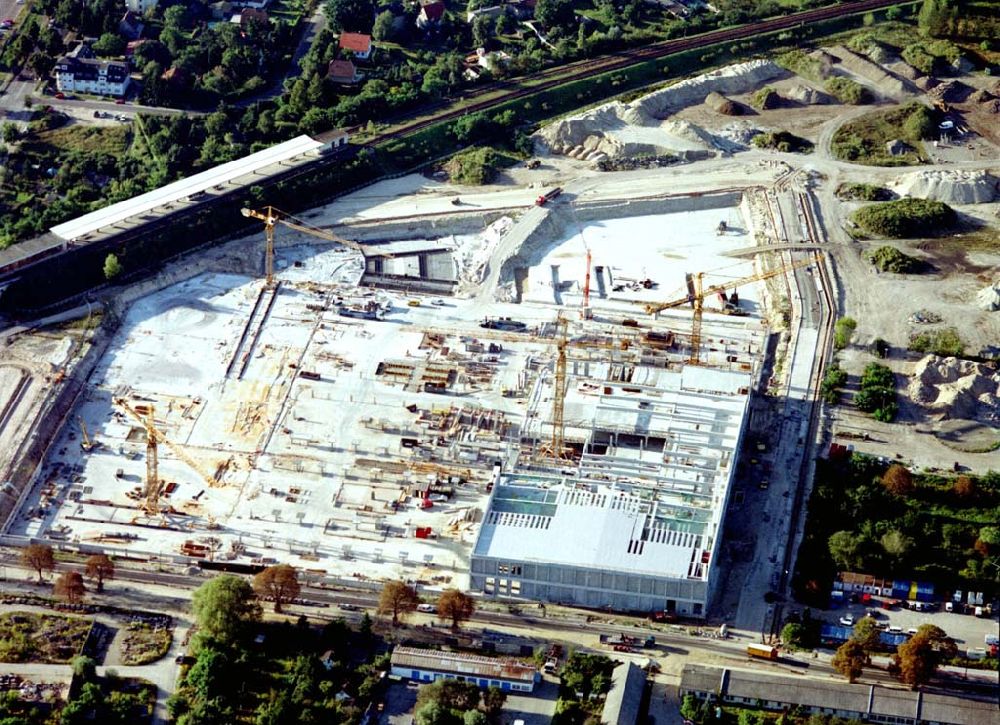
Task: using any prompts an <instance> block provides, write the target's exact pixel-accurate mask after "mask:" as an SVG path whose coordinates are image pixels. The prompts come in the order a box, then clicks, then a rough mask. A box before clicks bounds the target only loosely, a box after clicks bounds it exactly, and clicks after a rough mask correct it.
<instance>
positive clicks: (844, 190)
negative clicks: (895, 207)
mask: <svg viewBox="0 0 1000 725" xmlns="http://www.w3.org/2000/svg"><path fill="white" fill-rule="evenodd" d="M837 196H838V197H840V198H841V199H844V200H845V201H889V200H890V199H892V198H893V193H892V192H891V191H889V190H888V189H886V188H885V187H884V186H876V185H875V184H841V185H840V186H838V187H837Z"/></svg>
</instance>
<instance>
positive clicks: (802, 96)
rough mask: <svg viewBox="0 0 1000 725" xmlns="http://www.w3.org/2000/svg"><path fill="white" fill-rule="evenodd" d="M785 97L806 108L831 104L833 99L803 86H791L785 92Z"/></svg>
mask: <svg viewBox="0 0 1000 725" xmlns="http://www.w3.org/2000/svg"><path fill="white" fill-rule="evenodd" d="M785 95H786V96H788V98H789V99H790V100H793V101H798V102H799V103H802V104H805V105H807V106H819V105H825V104H827V103H832V102H833V99H832V98H831V97H830V96H828V95H827V94H826V93H823V92H822V91H817V90H816V89H815V88H810V87H809V86H803V85H798V86H792V87H791V88H789V89H788V90H787V91H786V92H785Z"/></svg>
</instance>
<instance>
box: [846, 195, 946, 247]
mask: <svg viewBox="0 0 1000 725" xmlns="http://www.w3.org/2000/svg"><path fill="white" fill-rule="evenodd" d="M852 219H853V220H854V222H855V223H856V224H857V225H858V226H859V227H861V228H862V229H863V230H864V231H865V232H866V233H868V234H871V235H872V236H877V237H889V238H890V239H905V238H907V237H917V236H922V237H923V236H937V235H939V234H942V233H945V232H947V231H949V230H950V229H952V228H953V227H954V226H955V223H956V222H957V221H958V215H957V214H955V210H954V209H952V208H951V207H950V206H948V205H947V204H944V203H943V202H940V201H928V200H926V199H899V200H897V201H887V202H885V203H884V204H872V205H871V206H865V207H862V208H861V209H858V210H857V211H856V212H854V215H853V216H852Z"/></svg>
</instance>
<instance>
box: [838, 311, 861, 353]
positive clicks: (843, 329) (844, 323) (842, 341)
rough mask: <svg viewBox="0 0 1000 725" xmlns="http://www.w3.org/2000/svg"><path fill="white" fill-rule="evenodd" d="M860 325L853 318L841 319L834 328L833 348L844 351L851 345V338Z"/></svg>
mask: <svg viewBox="0 0 1000 725" xmlns="http://www.w3.org/2000/svg"><path fill="white" fill-rule="evenodd" d="M857 326H858V323H857V322H856V321H855V320H854V318H853V317H841V318H840V319H839V320H837V324H835V325H834V326H833V346H834V348H835V349H837V350H843V349H844V348H845V347H847V346H848V345H849V344H850V343H851V336H852V335H853V334H854V330H855V329H856V328H857Z"/></svg>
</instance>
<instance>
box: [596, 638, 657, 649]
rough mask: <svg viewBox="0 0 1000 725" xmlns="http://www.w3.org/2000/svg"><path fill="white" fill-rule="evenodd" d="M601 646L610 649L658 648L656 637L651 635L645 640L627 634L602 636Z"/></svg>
mask: <svg viewBox="0 0 1000 725" xmlns="http://www.w3.org/2000/svg"><path fill="white" fill-rule="evenodd" d="M601 644H605V645H608V646H609V647H641V648H643V649H649V648H650V647H655V646H656V637H654V636H653V635H649V636H647V637H645V638H641V637H630V636H629V635H627V634H602V635H601Z"/></svg>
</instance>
